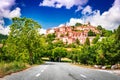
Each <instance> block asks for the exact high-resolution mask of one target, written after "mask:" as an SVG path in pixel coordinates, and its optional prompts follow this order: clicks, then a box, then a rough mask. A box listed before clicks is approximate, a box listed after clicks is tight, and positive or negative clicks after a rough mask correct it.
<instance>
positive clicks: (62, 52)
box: [52, 47, 67, 62]
mask: <svg viewBox="0 0 120 80" xmlns="http://www.w3.org/2000/svg"><path fill="white" fill-rule="evenodd" d="M52 51H53V52H52V55H53V58H54V60H55V61H59V62H60V61H61V58H62V57H65V56H66V55H67V50H66V49H65V48H63V47H56V48H54V49H53V50H52Z"/></svg>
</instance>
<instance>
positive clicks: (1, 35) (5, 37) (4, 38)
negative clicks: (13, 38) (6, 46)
mask: <svg viewBox="0 0 120 80" xmlns="http://www.w3.org/2000/svg"><path fill="white" fill-rule="evenodd" d="M7 37H8V36H7V35H3V34H0V43H2V40H6V39H7Z"/></svg>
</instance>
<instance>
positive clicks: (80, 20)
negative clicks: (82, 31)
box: [66, 18, 84, 26]
mask: <svg viewBox="0 0 120 80" xmlns="http://www.w3.org/2000/svg"><path fill="white" fill-rule="evenodd" d="M76 23H82V24H84V20H83V19H79V18H71V19H70V21H69V22H67V23H66V25H68V26H74V25H75V24H76Z"/></svg>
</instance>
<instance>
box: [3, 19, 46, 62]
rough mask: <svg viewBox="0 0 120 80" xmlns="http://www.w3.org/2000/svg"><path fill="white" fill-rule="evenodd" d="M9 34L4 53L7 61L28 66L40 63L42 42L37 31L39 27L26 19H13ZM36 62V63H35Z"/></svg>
mask: <svg viewBox="0 0 120 80" xmlns="http://www.w3.org/2000/svg"><path fill="white" fill-rule="evenodd" d="M12 20H13V23H12V25H11V26H10V34H9V36H8V39H7V40H6V46H5V47H4V48H3V49H4V50H5V51H4V52H5V53H4V55H5V56H6V59H7V61H14V60H16V61H19V60H20V61H21V60H22V61H25V62H28V61H29V63H30V64H33V63H36V62H40V57H41V54H40V53H42V46H43V45H44V40H43V39H42V38H40V37H41V36H40V35H39V32H38V29H39V28H41V26H40V25H39V24H38V23H37V22H35V21H33V20H32V19H27V18H13V19H12ZM36 60H37V61H36Z"/></svg>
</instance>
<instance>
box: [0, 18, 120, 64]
mask: <svg viewBox="0 0 120 80" xmlns="http://www.w3.org/2000/svg"><path fill="white" fill-rule="evenodd" d="M12 21H13V23H12V25H11V26H10V33H9V35H8V37H6V36H3V37H4V39H3V38H2V37H0V38H1V39H3V40H2V41H1V42H2V45H3V46H2V47H0V61H1V62H3V61H4V62H14V61H18V62H21V61H22V62H25V63H29V64H36V63H38V64H39V63H41V62H42V60H41V58H42V57H48V58H49V59H50V60H51V61H61V58H63V57H67V58H69V59H71V60H72V62H76V63H81V64H88V65H94V64H98V65H113V64H116V63H120V26H118V29H116V30H114V31H109V30H106V29H104V28H102V27H101V26H98V27H97V28H98V29H99V30H100V31H101V34H99V35H96V34H94V33H92V32H89V36H91V35H95V36H96V37H95V38H94V40H93V41H92V43H90V41H89V38H86V42H85V44H81V43H80V42H79V41H78V40H76V43H73V44H64V43H63V42H62V41H60V40H55V34H48V35H40V34H39V31H38V30H39V29H40V28H41V26H40V25H39V24H38V23H37V22H35V21H33V20H32V19H28V18H13V19H12ZM77 25H81V24H78V23H77V24H76V26H77ZM0 36H1V35H0ZM101 36H104V37H105V38H103V39H102V40H101V41H99V38H100V37H101Z"/></svg>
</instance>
